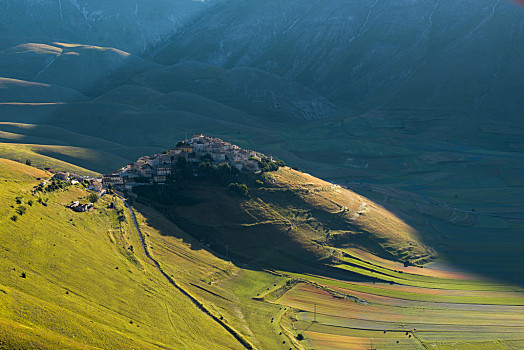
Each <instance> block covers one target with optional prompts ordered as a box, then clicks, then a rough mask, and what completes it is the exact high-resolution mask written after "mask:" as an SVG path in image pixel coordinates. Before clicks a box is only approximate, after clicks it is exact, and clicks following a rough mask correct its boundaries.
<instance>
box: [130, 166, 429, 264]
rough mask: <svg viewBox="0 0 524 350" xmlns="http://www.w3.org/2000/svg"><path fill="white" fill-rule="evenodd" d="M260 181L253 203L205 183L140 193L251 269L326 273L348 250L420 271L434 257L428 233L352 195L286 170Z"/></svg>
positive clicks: (251, 190)
mask: <svg viewBox="0 0 524 350" xmlns="http://www.w3.org/2000/svg"><path fill="white" fill-rule="evenodd" d="M261 179H263V181H264V183H265V184H264V185H257V186H252V187H250V188H249V195H248V196H239V195H235V194H233V193H231V192H228V190H227V188H226V187H225V186H220V185H216V184H212V183H209V182H206V181H204V182H201V181H196V182H195V181H190V182H186V183H184V184H183V185H180V184H178V185H173V186H174V187H169V188H167V189H163V188H159V189H154V188H148V187H147V186H146V187H140V188H138V189H136V191H137V192H138V193H139V197H138V198H139V200H141V201H145V202H147V203H153V204H154V205H159V208H163V209H162V210H164V212H165V213H166V216H167V217H168V218H169V219H171V220H172V221H173V222H174V223H176V224H177V225H178V226H179V227H181V228H182V229H184V230H185V231H186V232H187V233H189V234H191V235H193V237H194V238H196V239H199V240H201V241H203V242H204V243H208V244H209V245H210V246H211V249H213V250H215V251H217V252H220V253H222V254H224V255H225V254H226V250H227V254H231V256H233V257H236V258H238V259H240V260H242V261H245V262H248V263H249V264H254V265H259V266H270V267H273V268H281V269H282V268H284V269H286V268H287V269H296V270H298V271H301V270H309V269H312V268H317V269H319V268H320V269H321V268H322V267H325V266H329V265H331V264H334V263H335V262H336V261H338V258H340V257H342V255H343V254H344V250H345V249H347V248H360V249H364V250H367V251H369V252H371V253H372V254H375V255H377V256H381V257H384V258H387V259H390V260H397V261H403V262H407V263H408V262H409V263H415V264H423V263H425V262H428V261H429V260H431V259H432V258H433V257H435V252H434V251H433V250H432V249H431V248H429V247H428V246H426V245H425V244H424V243H423V241H422V240H423V238H424V232H417V230H415V229H414V228H413V227H411V226H409V225H408V224H406V223H405V222H403V221H402V220H401V219H400V218H398V217H397V216H396V215H394V214H393V213H391V212H389V211H388V210H386V209H385V208H383V207H381V206H379V205H377V204H375V203H373V202H372V201H370V200H368V199H367V198H365V197H362V196H359V195H357V194H356V193H354V192H352V191H349V190H347V189H344V188H341V187H340V186H336V185H333V184H331V183H329V182H325V181H322V180H320V179H318V178H315V177H313V176H311V175H308V174H304V173H302V172H299V171H296V170H292V169H290V168H287V167H286V168H280V169H279V170H278V171H276V172H267V173H264V175H262V176H261ZM156 191H158V192H156ZM226 247H227V248H226Z"/></svg>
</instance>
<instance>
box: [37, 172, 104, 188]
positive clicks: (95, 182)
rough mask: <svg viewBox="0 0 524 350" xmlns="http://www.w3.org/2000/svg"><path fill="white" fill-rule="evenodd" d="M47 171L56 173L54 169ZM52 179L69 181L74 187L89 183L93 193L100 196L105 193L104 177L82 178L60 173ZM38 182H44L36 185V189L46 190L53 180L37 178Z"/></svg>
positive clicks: (76, 175) (88, 185)
mask: <svg viewBox="0 0 524 350" xmlns="http://www.w3.org/2000/svg"><path fill="white" fill-rule="evenodd" d="M46 170H48V171H50V172H54V169H50V168H46ZM52 178H55V179H57V180H61V181H69V182H71V184H73V185H74V184H77V183H80V182H84V183H87V189H88V190H91V191H93V192H97V193H98V194H103V193H104V191H105V190H104V188H103V184H102V177H98V178H94V177H91V176H82V175H78V174H72V173H71V174H70V173H68V172H64V171H58V172H56V173H54V175H53V177H52ZM37 180H39V181H42V182H40V183H39V184H38V185H36V186H35V188H37V187H41V188H44V187H45V186H46V185H47V184H48V183H49V182H50V181H51V179H49V180H45V179H42V178H37Z"/></svg>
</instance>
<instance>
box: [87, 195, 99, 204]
mask: <svg viewBox="0 0 524 350" xmlns="http://www.w3.org/2000/svg"><path fill="white" fill-rule="evenodd" d="M87 200H88V201H89V202H91V203H96V202H98V195H97V194H96V193H90V194H89V195H88V196H87Z"/></svg>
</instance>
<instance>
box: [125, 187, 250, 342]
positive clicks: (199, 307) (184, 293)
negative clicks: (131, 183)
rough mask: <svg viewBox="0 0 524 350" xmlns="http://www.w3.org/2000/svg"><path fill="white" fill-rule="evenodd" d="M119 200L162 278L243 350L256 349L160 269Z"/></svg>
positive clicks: (139, 231)
mask: <svg viewBox="0 0 524 350" xmlns="http://www.w3.org/2000/svg"><path fill="white" fill-rule="evenodd" d="M118 198H120V200H121V201H122V202H123V203H124V205H125V206H126V207H127V209H128V210H129V213H130V215H131V217H132V218H133V223H134V224H135V228H136V231H137V232H138V237H139V238H140V243H142V249H143V251H144V254H145V255H146V256H147V258H148V259H149V260H151V262H152V263H153V264H154V265H155V266H156V269H157V270H158V272H160V273H161V274H162V276H164V277H165V279H166V280H167V281H168V282H169V284H171V285H172V286H173V287H175V288H176V289H177V290H178V291H179V292H180V293H182V294H183V295H185V296H186V297H187V298H189V300H191V302H192V303H193V304H194V305H195V306H196V307H197V308H198V309H199V310H200V311H202V312H203V313H205V314H206V315H208V316H209V317H211V318H212V319H213V320H214V321H215V322H217V323H218V324H220V325H221V326H222V327H223V328H224V329H225V330H226V331H227V332H228V333H229V334H231V335H232V336H233V337H234V338H235V339H236V340H237V341H238V342H239V343H240V344H241V345H242V347H243V348H245V349H250V350H251V349H254V348H253V346H252V345H251V344H250V343H249V342H248V341H247V340H245V339H244V338H243V337H242V336H241V335H240V334H238V332H237V331H236V330H234V329H233V328H231V327H230V326H228V325H227V324H226V323H224V321H222V320H220V319H219V318H218V317H216V316H215V315H213V314H212V313H211V312H209V310H207V309H206V308H205V307H204V306H203V305H202V304H201V303H200V302H199V301H198V300H197V299H195V298H194V297H193V296H192V295H191V294H189V293H188V292H186V291H185V290H184V289H183V288H182V287H180V286H179V285H178V284H177V283H176V282H175V281H174V280H173V279H172V278H171V277H170V276H169V275H168V274H167V273H165V272H164V270H162V268H161V267H160V264H159V263H158V261H156V260H155V259H154V258H153V257H152V256H151V255H150V254H149V252H148V250H147V247H146V243H145V240H144V235H143V234H142V231H141V230H140V227H139V226H138V221H137V220H136V216H135V213H134V212H133V210H132V209H131V206H130V205H129V204H128V203H127V201H126V200H125V198H123V197H121V196H118Z"/></svg>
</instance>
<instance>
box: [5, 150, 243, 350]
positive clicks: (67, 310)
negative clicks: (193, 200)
mask: <svg viewBox="0 0 524 350" xmlns="http://www.w3.org/2000/svg"><path fill="white" fill-rule="evenodd" d="M36 177H43V178H48V177H49V174H46V173H44V172H43V171H40V170H37V169H35V168H32V167H28V166H26V165H22V164H19V163H15V162H11V161H7V160H0V180H1V182H0V203H1V204H0V233H1V234H0V246H1V247H2V249H1V252H0V260H1V264H0V266H2V268H1V271H0V299H1V305H2V307H1V308H0V334H2V337H0V338H1V340H0V347H2V348H5V349H25V348H28V349H33V348H37V349H54V348H57V347H60V348H62V346H64V348H67V346H69V348H71V349H92V348H93V349H94V348H104V349H123V348H129V349H130V348H140V349H164V348H191V349H193V348H202V349H205V348H210V347H212V348H224V349H230V348H242V347H241V345H240V344H239V343H238V342H237V341H236V340H235V339H234V338H233V337H232V336H230V335H229V333H227V332H226V331H225V330H224V329H223V328H222V327H221V326H220V325H219V324H217V323H216V322H214V321H213V320H212V319H211V318H210V317H209V316H207V315H205V314H203V313H202V312H201V311H200V310H198V308H196V307H195V306H194V305H193V304H192V303H191V302H190V301H189V300H187V298H186V297H185V296H184V295H182V294H181V293H180V292H178V291H177V290H175V289H174V288H173V287H172V286H171V285H170V284H169V283H167V281H166V280H165V279H164V278H163V276H162V275H160V274H159V273H158V272H157V271H156V270H155V268H154V266H153V265H151V263H150V262H149V261H148V259H147V258H145V256H144V254H143V253H142V250H141V249H140V242H139V240H138V236H137V234H136V232H135V230H134V228H133V226H132V225H130V224H129V222H130V219H129V217H128V216H127V215H126V222H124V224H123V225H122V226H121V227H120V225H119V223H118V221H117V216H118V214H117V210H120V209H122V208H123V207H122V204H119V201H117V200H115V199H114V198H112V197H108V196H104V197H103V198H101V199H100V200H99V201H98V203H97V204H96V209H95V210H94V211H92V212H87V213H75V212H73V211H71V210H70V209H67V208H66V207H65V205H66V204H68V203H70V202H71V201H73V200H77V199H81V200H82V198H85V197H86V195H87V192H86V191H85V190H84V189H83V188H81V187H76V186H69V187H67V188H65V189H62V190H58V191H54V192H51V193H47V192H45V193H41V194H40V193H38V192H37V194H32V192H31V190H32V188H33V186H34V185H36V184H37V183H38V181H37V180H36ZM17 197H19V198H18V201H19V202H20V204H17V203H16V201H17ZM39 198H42V202H41V203H40V202H39V201H38V199H39ZM111 202H114V203H115V205H116V208H113V209H109V208H108V206H109V204H110V203H111ZM21 206H23V207H25V212H24V213H23V214H21V215H20V214H17V213H16V210H17V209H20V207H21ZM11 217H16V218H17V219H16V221H13V219H11ZM188 319H191V322H187V320H188ZM202 330H205V334H206V336H201V334H202ZM57 344H60V345H57ZM62 344H63V345H62Z"/></svg>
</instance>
